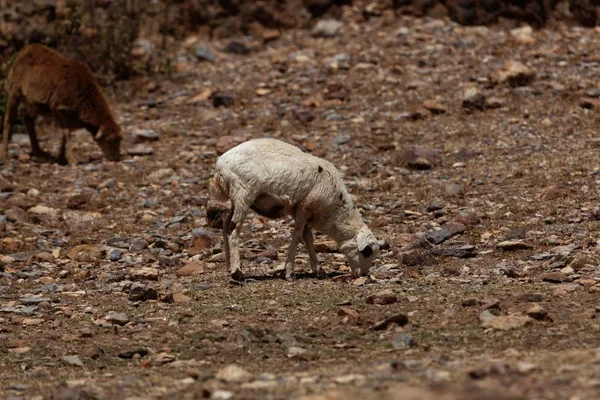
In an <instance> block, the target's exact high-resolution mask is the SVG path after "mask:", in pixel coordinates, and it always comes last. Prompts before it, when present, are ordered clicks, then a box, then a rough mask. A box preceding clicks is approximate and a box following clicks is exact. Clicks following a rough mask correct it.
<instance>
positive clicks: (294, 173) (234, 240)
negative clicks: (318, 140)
mask: <svg viewBox="0 0 600 400" xmlns="http://www.w3.org/2000/svg"><path fill="white" fill-rule="evenodd" d="M210 186H211V192H212V195H213V196H214V197H215V198H216V199H217V200H220V201H227V200H230V201H231V210H230V212H229V214H228V215H227V217H226V218H225V220H224V223H223V247H224V250H225V262H226V264H227V266H228V267H229V269H230V271H231V277H232V279H234V280H238V281H241V280H243V279H244V275H243V273H242V271H241V269H240V267H241V263H240V249H239V237H240V232H241V229H242V224H243V222H244V219H245V218H246V214H247V213H248V211H249V210H250V209H252V210H253V211H255V212H256V213H258V214H260V215H262V216H265V217H267V218H279V217H282V216H285V215H290V216H291V217H292V218H293V219H294V221H295V226H294V232H293V234H292V243H291V244H290V248H289V253H288V256H287V259H286V262H285V277H286V279H288V280H291V279H292V277H293V272H294V261H295V257H296V248H297V247H298V242H300V240H303V241H304V244H305V246H306V249H307V250H308V255H309V258H310V264H311V267H312V269H313V271H314V272H315V273H316V274H317V276H319V277H324V276H326V274H325V272H324V271H323V269H322V268H321V267H320V266H319V264H318V260H317V254H316V253H315V249H314V246H313V236H312V232H311V228H314V229H317V230H319V231H321V232H323V233H325V234H327V235H328V236H330V237H331V238H332V239H334V240H335V241H336V243H337V244H338V247H339V249H340V251H341V252H342V253H343V254H345V255H346V257H347V258H348V261H349V263H350V268H351V270H352V274H353V275H354V276H360V275H366V274H368V272H369V268H370V267H371V264H372V262H373V260H374V258H375V256H376V254H377V252H378V251H379V247H380V246H381V244H382V242H380V241H378V240H377V239H376V238H375V236H374V235H373V233H372V232H371V231H370V230H369V228H368V227H367V226H366V225H365V223H364V222H363V220H362V217H361V215H360V213H359V211H358V209H357V208H356V207H355V206H354V202H353V201H352V198H351V197H350V195H349V194H348V191H347V190H346V186H345V185H344V182H343V181H342V176H341V174H340V173H339V171H338V170H337V169H336V168H335V167H334V166H333V164H331V163H330V162H328V161H326V160H323V159H321V158H318V157H315V156H312V155H310V154H307V153H304V152H302V150H300V149H299V148H297V147H295V146H292V145H291V144H288V143H285V142H282V141H280V140H276V139H253V140H249V141H247V142H244V143H242V144H240V145H238V146H236V147H234V148H232V149H231V150H229V151H227V152H226V153H225V154H223V155H222V156H221V157H219V159H218V161H217V165H216V173H215V176H214V178H213V179H212V181H211V185H210Z"/></svg>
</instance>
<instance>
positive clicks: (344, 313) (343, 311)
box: [337, 307, 359, 318]
mask: <svg viewBox="0 0 600 400" xmlns="http://www.w3.org/2000/svg"><path fill="white" fill-rule="evenodd" d="M337 315H339V316H340V317H352V318H358V315H359V314H358V312H357V311H356V310H353V309H351V308H348V307H342V308H340V309H339V310H338V312H337Z"/></svg>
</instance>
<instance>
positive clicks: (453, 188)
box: [444, 183, 465, 196]
mask: <svg viewBox="0 0 600 400" xmlns="http://www.w3.org/2000/svg"><path fill="white" fill-rule="evenodd" d="M444 193H445V194H446V195H447V196H459V195H464V194H465V187H464V186H463V185H461V184H459V183H447V184H445V185H444Z"/></svg>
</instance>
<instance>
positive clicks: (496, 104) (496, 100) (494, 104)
mask: <svg viewBox="0 0 600 400" xmlns="http://www.w3.org/2000/svg"><path fill="white" fill-rule="evenodd" d="M504 104H505V101H504V99H501V98H500V97H488V98H487V99H486V100H485V108H501V107H504Z"/></svg>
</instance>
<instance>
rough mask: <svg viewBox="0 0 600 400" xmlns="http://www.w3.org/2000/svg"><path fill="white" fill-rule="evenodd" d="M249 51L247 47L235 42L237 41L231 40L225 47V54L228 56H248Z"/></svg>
mask: <svg viewBox="0 0 600 400" xmlns="http://www.w3.org/2000/svg"><path fill="white" fill-rule="evenodd" d="M250 51H251V50H250V49H249V48H248V46H246V45H245V44H244V43H242V42H240V41H237V40H232V41H231V42H229V44H228V45H227V47H225V52H226V53H229V54H237V55H242V56H245V55H247V54H249V53H250Z"/></svg>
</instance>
